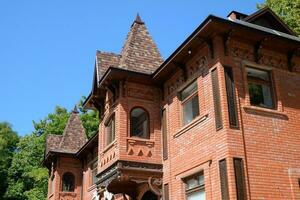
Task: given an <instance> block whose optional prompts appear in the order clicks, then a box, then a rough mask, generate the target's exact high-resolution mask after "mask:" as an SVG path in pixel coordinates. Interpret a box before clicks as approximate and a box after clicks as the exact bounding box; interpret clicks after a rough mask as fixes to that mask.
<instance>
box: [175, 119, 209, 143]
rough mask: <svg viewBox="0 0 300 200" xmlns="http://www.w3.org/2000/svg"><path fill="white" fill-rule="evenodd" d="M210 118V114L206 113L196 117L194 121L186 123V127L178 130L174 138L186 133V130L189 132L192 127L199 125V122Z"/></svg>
mask: <svg viewBox="0 0 300 200" xmlns="http://www.w3.org/2000/svg"><path fill="white" fill-rule="evenodd" d="M207 118H208V114H205V115H201V116H198V117H196V118H195V119H194V120H193V121H191V122H190V123H189V124H187V125H185V126H184V127H182V128H181V129H180V130H179V131H177V132H176V133H175V134H174V135H173V138H178V137H179V136H180V135H182V134H184V133H185V132H187V131H188V130H190V129H191V128H193V127H195V126H197V125H198V124H200V123H201V122H203V121H205V120H206V119H207Z"/></svg>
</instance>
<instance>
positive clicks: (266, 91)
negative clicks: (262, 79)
mask: <svg viewBox="0 0 300 200" xmlns="http://www.w3.org/2000/svg"><path fill="white" fill-rule="evenodd" d="M262 91H263V96H264V102H263V104H264V106H265V107H267V108H272V107H273V100H272V94H271V89H270V87H269V86H267V85H262Z"/></svg>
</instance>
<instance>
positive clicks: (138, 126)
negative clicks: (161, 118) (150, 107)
mask: <svg viewBox="0 0 300 200" xmlns="http://www.w3.org/2000/svg"><path fill="white" fill-rule="evenodd" d="M130 136H135V137H141V138H149V116H148V113H147V112H146V111H145V110H144V109H142V108H134V109H132V111H131V113H130Z"/></svg>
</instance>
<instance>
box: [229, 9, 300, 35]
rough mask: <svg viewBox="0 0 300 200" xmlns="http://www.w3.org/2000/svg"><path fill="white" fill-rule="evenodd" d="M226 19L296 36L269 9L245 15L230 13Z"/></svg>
mask: <svg viewBox="0 0 300 200" xmlns="http://www.w3.org/2000/svg"><path fill="white" fill-rule="evenodd" d="M227 17H228V19H230V20H232V21H236V20H241V21H244V22H248V23H251V24H256V25H259V26H262V27H266V28H269V29H273V30H276V31H280V32H282V33H286V34H289V35H293V36H297V35H296V34H295V32H294V31H293V30H291V29H290V28H289V27H288V26H287V25H286V24H285V23H284V22H283V21H282V20H281V19H280V18H279V17H278V16H277V15H276V14H275V13H274V12H273V11H272V10H271V9H270V8H268V7H265V8H262V9H260V10H258V11H257V12H255V13H253V14H251V15H246V14H243V13H240V12H237V11H231V12H230V13H229V14H228V16H227Z"/></svg>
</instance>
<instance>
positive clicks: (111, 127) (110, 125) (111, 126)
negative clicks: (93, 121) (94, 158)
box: [105, 115, 115, 145]
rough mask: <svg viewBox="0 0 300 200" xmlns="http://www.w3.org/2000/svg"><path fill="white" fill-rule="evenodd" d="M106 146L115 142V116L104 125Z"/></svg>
mask: <svg viewBox="0 0 300 200" xmlns="http://www.w3.org/2000/svg"><path fill="white" fill-rule="evenodd" d="M105 133H106V145H109V144H111V143H112V142H113V141H114V140H115V116H114V115H113V116H112V117H110V119H109V120H108V122H107V123H106V124H105Z"/></svg>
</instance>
